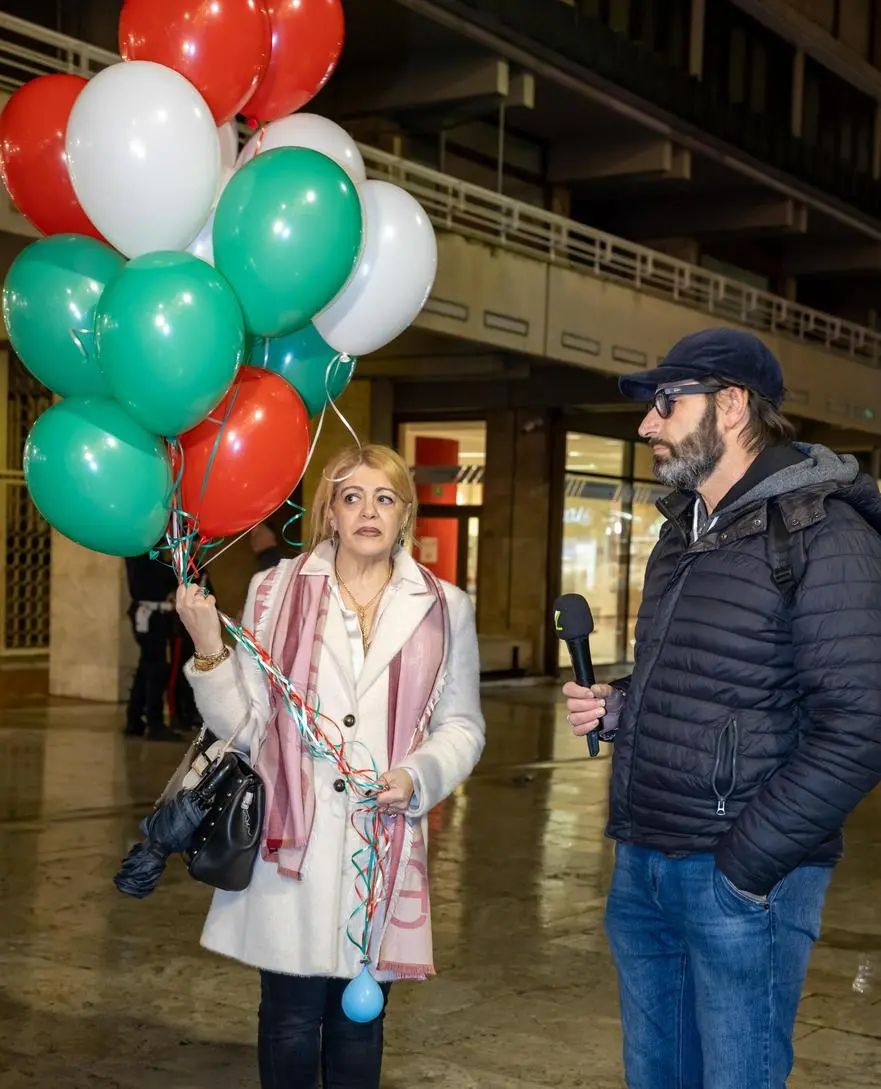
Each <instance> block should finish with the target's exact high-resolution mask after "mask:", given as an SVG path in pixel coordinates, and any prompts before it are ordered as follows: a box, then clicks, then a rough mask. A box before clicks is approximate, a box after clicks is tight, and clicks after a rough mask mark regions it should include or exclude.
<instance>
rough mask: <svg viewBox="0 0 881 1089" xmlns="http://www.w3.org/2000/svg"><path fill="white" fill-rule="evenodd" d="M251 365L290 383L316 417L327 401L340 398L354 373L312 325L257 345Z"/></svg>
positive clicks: (351, 362) (352, 365) (348, 361)
mask: <svg viewBox="0 0 881 1089" xmlns="http://www.w3.org/2000/svg"><path fill="white" fill-rule="evenodd" d="M250 364H251V366H252V367H264V368H265V369H266V370H269V371H273V372H274V373H275V374H279V375H281V377H282V378H284V379H285V381H287V382H290V384H291V385H292V386H293V387H294V389H295V390H296V391H297V393H299V395H300V396H301V397H302V398H303V404H304V405H305V406H306V411H307V412H308V413H309V415H310V416H317V415H318V413H319V412H320V411H321V410H322V409H323V408H324V406H325V405H326V404H327V402H328V400H331V401H335V400H336V399H337V397H339V395H340V394H341V393H342V392H343V390H344V389H345V388H346V386H347V385H348V384H349V381H350V380H351V378H352V373H353V371H354V370H355V360H354V359H351V358H350V357H349V356H345V357H343V356H341V355H340V353H339V352H338V351H336V349H335V348H331V346H330V345H329V344H328V343H327V341H325V340H324V338H323V337H322V336H321V334H320V333H319V332H318V330H317V329H316V328H315V326H314V325H312V324H311V322H310V324H309V325H307V326H305V328H303V329H298V330H297V331H296V333H289V334H288V335H287V336H286V337H271V338H270V339H268V340H258V341H256V342H255V344H254V347H253V349H252V351H251V358H250ZM328 367H329V368H330V372H329V373H328ZM328 395H330V396H329V397H328Z"/></svg>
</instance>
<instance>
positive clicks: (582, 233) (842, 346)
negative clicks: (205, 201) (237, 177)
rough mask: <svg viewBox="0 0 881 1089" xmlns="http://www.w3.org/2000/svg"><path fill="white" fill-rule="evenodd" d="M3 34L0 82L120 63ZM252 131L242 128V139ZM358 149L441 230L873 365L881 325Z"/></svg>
mask: <svg viewBox="0 0 881 1089" xmlns="http://www.w3.org/2000/svg"><path fill="white" fill-rule="evenodd" d="M7 35H8V36H11V37H12V38H14V39H15V40H14V41H13V40H9V41H7V40H0V85H3V81H4V80H5V79H12V80H13V81H12V83H8V82H7V84H6V85H7V86H9V87H11V86H15V85H18V84H20V83H21V82H23V81H24V79H29V78H31V77H32V76H36V75H44V74H46V73H48V72H57V71H65V72H78V73H82V74H83V75H90V74H94V73H95V72H97V71H99V70H100V69H101V68H104V67H106V66H107V65H109V64H114V63H116V62H117V61H118V60H119V57H117V56H116V55H115V54H113V53H110V52H108V51H107V50H104V49H98V48H96V47H94V46H90V45H86V44H85V43H83V42H79V41H77V40H76V39H74V38H69V37H67V36H66V35H64V34H57V33H55V32H53V31H50V30H45V29H44V28H43V27H39V26H36V25H34V24H33V23H28V22H25V20H23V19H17V18H14V17H13V16H10V15H4V14H2V13H0V38H3V39H5V37H6V36H7ZM22 42H27V43H28V44H27V45H23V44H22ZM14 64H17V65H18V69H17V70H18V71H20V72H21V73H22V74H23V75H22V78H19V79H18V81H17V83H15V81H14V79H13V77H8V73H9V72H10V71H11V66H12V65H14ZM2 73H7V75H4V74H2ZM250 135H252V134H251V133H250V132H248V130H247V129H245V128H244V127H243V128H242V138H243V139H245V138H246V137H247V136H250ZM359 146H360V148H361V153H362V154H363V156H364V161H365V164H366V166H367V171H368V174H369V176H370V177H372V178H381V179H384V180H387V181H391V182H394V183H395V184H396V185H400V186H401V187H402V188H404V189H406V190H407V191H408V192H410V193H412V194H413V196H414V197H416V199H417V200H418V201H420V203H421V204H422V205H423V206H424V207H425V210H426V211H427V212H428V214H429V216H430V217H431V219H432V222H433V223H434V224H435V226H436V227H438V228H439V229H441V230H447V231H454V232H456V233H458V234H462V235H465V236H467V237H470V238H474V239H477V240H480V241H483V242H488V243H490V244H492V245H493V246H498V247H500V248H503V249H508V250H512V251H514V252H517V253H521V254H525V255H527V256H530V257H533V258H536V259H538V260H541V261H547V262H550V263H552V264H557V265H562V266H566V267H569V268H573V269H577V270H578V271H580V272H583V273H586V274H588V275H594V276H601V277H605V278H608V279H610V280H614V281H616V282H618V283H622V284H626V285H628V286H629V287H632V288H634V289H635V290H637V291H645V292H649V293H651V294H654V295H658V296H661V297H663V298H667V299H669V300H670V301H671V302H674V303H678V304H680V305H683V306H689V307H692V308H694V309H697V310H701V311H703V312H704V313H707V314H712V315H713V316H714V317H716V318H718V319H719V320H722V321H732V322H737V323H739V324H741V325H746V326H749V327H750V328H752V329H756V330H764V331H767V332H771V333H782V334H784V335H786V336H790V337H794V338H796V339H798V340H801V341H806V342H810V343H812V344H816V345H817V346H821V347H823V348H825V349H827V350H828V351H831V352H837V353H841V354H843V355H847V356H850V357H852V358H853V359H855V360H857V361H859V362H861V363H864V364H866V365H868V366H872V367H877V366H879V365H881V332H875V331H874V330H872V329H869V328H867V327H866V326H863V325H857V324H856V323H854V322H849V321H845V320H843V319H842V318H837V317H835V316H834V315H832V314H825V313H823V312H822V311H820V310H813V309H811V308H810V307H807V306H801V305H800V304H798V303H794V302H790V301H789V300H787V299H784V298H783V297H782V296H780V295H774V294H772V293H771V292H769V291H762V290H760V289H758V288H755V287H751V286H749V285H748V284H744V283H742V282H741V281H739V280H734V279H731V278H729V277H727V276H720V275H719V274H717V273H714V272H708V271H707V270H706V269H703V268H701V267H700V266H698V265H691V264H688V263H687V262H685V261H678V260H677V259H676V258H674V257H668V256H667V255H665V254H662V253H658V252H657V251H655V250H651V249H648V248H647V247H645V246H640V245H638V244H637V243H635V242H629V241H627V240H626V239H623V238H618V237H616V236H615V235H611V234H606V232H605V231H599V230H596V229H594V228H593V227H588V226H585V225H584V224H582V223H576V222H575V221H574V220H569V219H565V218H564V217H563V216H558V215H554V214H553V213H552V212H547V211H545V210H544V209H542V208H537V207H535V206H533V205H530V204H525V203H523V202H521V201H517V200H512V199H511V198H509V197H505V196H502V195H501V194H499V193H494V192H492V191H491V190H488V189H483V188H481V187H480V186H478V185H472V184H470V183H469V182H466V181H462V180H460V179H459V178H454V177H451V176H450V175H447V174H441V173H440V172H439V171H437V170H432V169H431V168H430V167H427V166H423V165H421V164H420V163H416V162H412V161H410V160H408V159H400V158H397V157H396V156H394V155H389V154H386V153H385V152H383V151H379V150H378V149H376V148H372V147H367V146H364V145H359Z"/></svg>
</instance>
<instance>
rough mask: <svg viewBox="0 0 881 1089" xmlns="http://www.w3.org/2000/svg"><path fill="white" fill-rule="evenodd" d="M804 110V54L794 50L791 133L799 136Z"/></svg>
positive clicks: (802, 128) (801, 129)
mask: <svg viewBox="0 0 881 1089" xmlns="http://www.w3.org/2000/svg"><path fill="white" fill-rule="evenodd" d="M804 111H805V55H804V50H802V49H799V50H797V51H796V54H795V59H794V61H793V63H792V114H791V117H792V135H793V136H798V137H801V135H802V132H803V130H804Z"/></svg>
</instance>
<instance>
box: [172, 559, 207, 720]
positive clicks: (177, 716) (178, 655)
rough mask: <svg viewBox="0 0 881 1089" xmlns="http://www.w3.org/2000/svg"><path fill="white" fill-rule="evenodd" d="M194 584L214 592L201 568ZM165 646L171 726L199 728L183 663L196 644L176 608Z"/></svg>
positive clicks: (197, 712) (189, 656) (194, 701)
mask: <svg viewBox="0 0 881 1089" xmlns="http://www.w3.org/2000/svg"><path fill="white" fill-rule="evenodd" d="M198 585H199V586H201V587H202V590H203V591H204V592H205V593H209V594H213V593H214V588H213V587H212V585H211V580H210V579H209V578H208V575H207V574H206V573H204V572H203V573H202V576H201V578H200V579H199V580H198ZM169 648H170V652H171V665H170V671H169V679H168V714H169V717H170V719H171V726H172V729H174V730H180V731H182V732H186V731H188V730H198V729H201V727H202V716H201V715H200V714H199V711H198V708H197V707H196V700H195V697H194V696H193V687H192V685H191V684H190V682H189V681H188V680H187V675H186V673H185V672H184V665H185V664H186V663H187V662H188V661H189V660H190V658H192V656H193V654H194V653H195V650H196V648H195V647H194V646H193V640H192V639H191V638H190V633H189V632H188V631H187V629H186V628H185V627H184V625H183V623H182V622H181V618H180V617H179V616H178V615H177V613H176V612H172V614H171V618H170V623H169Z"/></svg>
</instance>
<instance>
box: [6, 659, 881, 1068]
mask: <svg viewBox="0 0 881 1089" xmlns="http://www.w3.org/2000/svg"><path fill="white" fill-rule="evenodd" d="M0 688H5V693H6V694H5V696H4V697H3V698H2V699H0V742H2V745H0V881H2V883H0V920H2V922H0V1085H2V1089H23V1087H28V1089H34V1087H37V1089H42V1087H44V1086H45V1087H52V1089H55V1087H59V1086H63V1087H65V1089H86V1087H89V1089H114V1087H121V1089H123V1087H124V1089H129V1087H135V1086H137V1087H142V1089H221V1087H222V1089H236V1087H239V1086H241V1087H244V1086H249V1087H253V1086H255V1085H256V1075H255V1056H254V1032H255V1011H256V1002H257V996H256V989H255V982H256V980H255V977H254V975H253V974H252V973H251V972H249V971H248V970H247V969H243V968H240V967H239V966H237V965H235V964H233V963H229V962H226V961H223V960H220V959H217V958H214V957H212V956H210V955H208V954H207V953H204V952H202V951H201V950H200V948H199V945H198V936H199V930H200V926H201V920H202V917H203V914H204V912H205V908H206V905H207V901H208V895H209V893H208V890H207V889H205V888H203V887H201V886H199V885H197V884H195V883H194V882H192V881H191V880H190V879H189V878H188V877H187V875H186V873H185V872H184V870H183V867H182V866H181V865H180V864H179V863H178V862H177V861H175V863H174V865H172V867H171V869H170V872H169V873H168V874H167V875H166V878H165V879H164V881H163V883H162V884H161V885H160V887H159V889H158V891H157V892H156V893H155V894H154V895H153V896H152V897H150V898H149V899H148V900H145V901H142V902H136V901H132V900H128V899H126V898H124V897H122V896H121V895H119V894H118V893H117V892H116V891H115V889H114V887H113V885H112V883H111V879H112V877H113V874H114V872H115V870H116V867H117V864H118V862H119V860H120V858H121V857H122V856H123V855H124V854H125V852H126V850H127V849H128V846H129V845H130V843H131V841H132V839H133V837H134V835H135V830H136V823H137V820H138V818H139V817H140V816H141V815H143V813H145V812H146V811H147V809H148V807H149V804H150V802H151V800H152V799H153V797H154V796H155V795H156V794H157V793H158V791H159V790H160V789H161V787H162V786H163V785H164V783H165V781H166V779H167V776H168V774H169V772H170V771H171V769H172V767H173V765H174V764H175V763H176V762H177V760H178V759H179V756H180V753H179V751H178V749H177V748H176V747H175V746H174V745H167V744H148V743H144V742H139V741H125V740H124V739H123V738H122V736H121V735H120V733H119V731H118V724H119V712H118V710H117V709H113V708H107V707H105V706H88V705H82V704H74V703H59V702H57V701H56V702H55V703H54V704H52V705H50V704H49V702H47V701H45V700H41V699H40V698H39V695H38V694H34V693H32V692H29V691H28V692H25V691H22V694H21V698H20V699H18V698H15V697H14V696H13V695H12V693H11V689H10V686H9V684H8V681H5V680H4V677H3V675H2V674H0ZM485 707H486V712H487V719H488V723H489V743H488V746H487V752H486V756H485V759H484V761H483V763H482V765H481V767H480V769H479V772H478V773H477V774H476V775H475V777H474V778H473V779H472V780H471V781H470V783H469V784H468V785H467V786H466V787H465V788H464V789H463V790H462V791H461V792H460V794H459V795H457V796H456V797H454V798H452V799H450V800H449V801H448V802H447V804H446V805H444V806H443V807H441V808H440V809H439V810H437V811H436V812H435V813H434V814H433V815H432V825H433V840H432V854H433V880H434V916H435V923H436V927H435V929H436V947H437V960H438V968H439V972H440V975H439V978H438V979H437V980H435V981H433V982H431V983H429V984H403V985H399V986H398V987H397V988H396V991H395V992H394V994H393V996H392V1002H391V1007H390V1013H389V1020H388V1029H387V1039H388V1049H387V1063H386V1071H385V1076H384V1081H383V1085H384V1086H385V1087H386V1089H405V1087H407V1089H409V1087H411V1086H414V1087H415V1086H443V1087H448V1089H471V1087H475V1089H477V1087H479V1089H531V1087H534V1086H555V1087H557V1089H570V1087H572V1089H574V1087H576V1086H590V1087H594V1089H611V1087H613V1086H615V1087H621V1086H623V1080H622V1076H621V1068H620V1062H619V1046H620V1040H619V1030H618V1026H617V1022H616V1017H615V1014H614V1011H615V1003H616V997H615V983H614V977H613V972H612V968H611V964H610V960H609V955H608V952H607V950H606V947H605V942H604V939H603V935H602V931H601V925H600V919H601V909H602V902H603V893H604V890H605V888H606V885H607V882H608V878H609V872H610V868H611V861H612V854H611V848H610V845H609V843H608V842H606V841H605V840H604V839H603V837H602V832H601V830H602V824H603V817H604V812H605V803H606V781H607V774H608V761H607V760H606V759H600V760H597V761H595V762H588V761H587V760H586V759H585V756H584V749H583V743H581V742H576V741H575V740H574V739H572V738H571V737H569V736H568V735H567V728H566V726H565V723H564V721H563V710H562V708H561V706H560V705H559V703H558V702H557V700H556V694H555V690H554V689H553V688H549V687H514V686H509V687H505V688H490V689H488V690H487V691H486V692H485ZM879 844H881V796H877V797H874V798H872V799H870V800H869V801H868V802H867V803H865V804H864V806H863V808H862V809H861V810H860V811H859V812H858V813H857V814H856V816H855V817H854V818H853V820H852V822H851V827H850V838H849V851H848V858H847V860H846V861H845V862H844V863H843V864H842V865H841V866H840V867H839V869H838V871H837V874H836V877H835V880H834V884H833V889H832V892H831V896H830V901H829V905H828V910H827V912H826V919H825V927H824V931H823V938H822V941H821V943H820V945H819V946H818V947H817V949H816V952H815V956H814V959H813V965H812V968H811V973H810V978H809V981H808V986H807V991H806V994H805V996H804V1001H803V1003H802V1007H801V1013H800V1018H799V1027H798V1036H799V1040H798V1046H797V1053H798V1061H797V1066H796V1073H795V1075H794V1076H793V1079H792V1082H791V1085H792V1086H793V1087H794V1089H828V1087H830V1086H835V1087H836V1089H853V1087H856V1086H878V1085H881V861H879V853H878V848H879ZM862 956H868V957H870V958H871V959H872V960H873V961H874V964H875V967H876V971H877V972H878V976H879V978H878V979H877V981H876V986H875V990H874V991H872V992H871V993H869V994H868V995H858V994H855V993H854V991H853V989H852V981H853V978H854V975H855V974H856V971H857V966H858V963H859V961H860V959H861V957H862ZM292 1089H293V1087H292ZM744 1089H748V1087H744Z"/></svg>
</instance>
